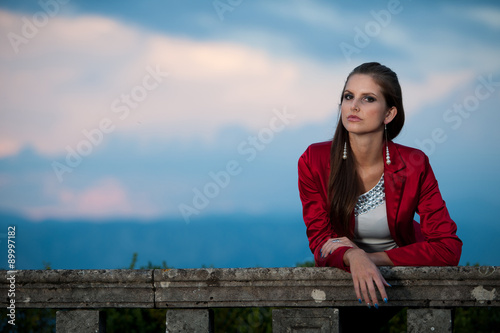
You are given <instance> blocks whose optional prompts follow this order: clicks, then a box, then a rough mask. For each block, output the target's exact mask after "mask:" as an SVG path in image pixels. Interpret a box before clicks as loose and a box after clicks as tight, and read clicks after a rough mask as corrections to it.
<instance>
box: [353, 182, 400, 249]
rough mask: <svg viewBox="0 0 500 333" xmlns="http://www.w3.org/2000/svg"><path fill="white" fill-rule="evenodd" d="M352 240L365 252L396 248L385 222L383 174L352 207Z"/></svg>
mask: <svg viewBox="0 0 500 333" xmlns="http://www.w3.org/2000/svg"><path fill="white" fill-rule="evenodd" d="M354 217H355V223H356V225H355V227H354V242H355V243H356V245H358V246H359V247H360V248H361V249H363V250H365V251H366V252H381V251H385V250H390V249H393V248H396V247H397V245H396V242H394V239H392V237H391V233H390V231H389V225H388V222H387V211H386V206H385V186H384V175H382V177H381V178H380V180H379V182H378V183H377V185H375V186H374V187H373V188H372V189H371V190H369V191H368V192H366V193H364V194H362V195H360V196H359V198H358V202H357V203H356V207H355V208H354Z"/></svg>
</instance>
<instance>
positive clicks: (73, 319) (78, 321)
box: [56, 310, 106, 333]
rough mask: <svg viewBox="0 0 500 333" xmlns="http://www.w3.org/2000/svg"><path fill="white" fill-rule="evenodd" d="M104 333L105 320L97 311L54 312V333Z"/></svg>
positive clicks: (102, 314)
mask: <svg viewBox="0 0 500 333" xmlns="http://www.w3.org/2000/svg"><path fill="white" fill-rule="evenodd" d="M74 332H78V333H105V332H106V318H105V316H104V313H101V312H100V311H97V310H71V311H57V312H56V333H74Z"/></svg>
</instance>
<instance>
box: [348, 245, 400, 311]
mask: <svg viewBox="0 0 500 333" xmlns="http://www.w3.org/2000/svg"><path fill="white" fill-rule="evenodd" d="M344 262H345V264H346V265H348V266H350V269H351V275H352V282H353V283H354V290H355V292H356V296H357V297H358V300H359V302H360V303H361V299H362V298H363V299H364V301H365V303H366V305H368V306H369V307H370V304H373V305H374V306H375V308H378V299H377V292H376V290H375V285H376V286H377V288H378V290H379V292H380V295H381V296H382V298H383V300H384V302H386V303H387V293H386V292H385V287H384V285H385V286H388V287H390V286H391V285H390V284H389V283H387V281H386V280H385V279H384V277H383V276H382V274H380V271H379V269H378V268H377V266H376V265H375V264H374V263H373V261H371V260H370V258H369V257H368V255H367V254H366V252H365V251H363V250H360V249H349V250H347V251H346V252H345V254H344Z"/></svg>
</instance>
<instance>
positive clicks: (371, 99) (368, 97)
mask: <svg viewBox="0 0 500 333" xmlns="http://www.w3.org/2000/svg"><path fill="white" fill-rule="evenodd" d="M365 101H367V102H368V103H373V102H375V101H376V99H375V97H372V96H366V97H365Z"/></svg>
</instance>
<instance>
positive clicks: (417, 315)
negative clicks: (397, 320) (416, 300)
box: [407, 309, 452, 333]
mask: <svg viewBox="0 0 500 333" xmlns="http://www.w3.org/2000/svg"><path fill="white" fill-rule="evenodd" d="M407 322H408V333H421V332H436V333H441V332H450V333H451V330H452V322H451V310H449V309H408V313H407Z"/></svg>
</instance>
